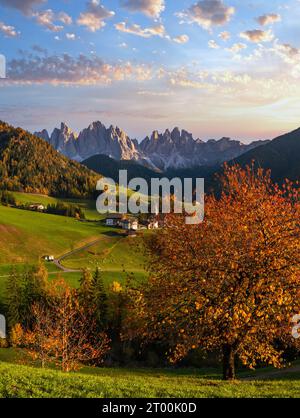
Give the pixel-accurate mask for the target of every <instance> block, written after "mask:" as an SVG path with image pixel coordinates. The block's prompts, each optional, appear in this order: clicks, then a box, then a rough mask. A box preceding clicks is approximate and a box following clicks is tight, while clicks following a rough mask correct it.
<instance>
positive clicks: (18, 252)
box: [0, 193, 146, 300]
mask: <svg viewBox="0 0 300 418" xmlns="http://www.w3.org/2000/svg"><path fill="white" fill-rule="evenodd" d="M15 196H16V198H17V200H18V202H19V203H34V202H35V203H42V204H47V203H54V202H56V201H57V199H54V198H51V197H47V196H40V195H32V194H31V195H26V194H24V193H15ZM81 204H82V205H90V204H91V203H89V201H85V202H81ZM87 210H88V211H90V212H88V213H90V216H91V217H92V216H93V212H92V209H91V208H90V209H87ZM95 213H96V210H95ZM97 240H99V241H98V242H97V244H95V245H93V246H91V247H88V248H87V249H85V250H80V251H79V252H75V253H74V254H72V255H71V256H69V257H67V258H65V259H64V260H63V261H62V265H63V266H64V267H66V268H69V269H72V270H82V269H83V268H89V269H91V270H94V269H96V267H100V268H101V269H102V271H103V279H104V281H105V284H106V285H109V284H110V283H112V282H113V281H118V282H123V281H124V280H126V278H127V277H129V276H132V275H134V278H135V279H136V280H144V279H145V277H146V273H145V269H144V264H145V259H144V257H143V254H142V251H140V249H139V244H140V241H141V240H140V238H128V237H126V235H125V234H124V233H123V232H122V231H119V230H116V229H114V228H111V227H106V226H105V225H104V224H103V223H102V222H101V221H99V220H98V221H96V220H95V221H89V222H85V221H79V220H77V219H74V218H67V217H64V216H57V215H49V214H45V213H39V212H31V211H25V210H21V209H14V208H10V207H6V206H1V205H0V300H1V298H2V297H3V292H4V288H5V281H6V280H7V276H8V275H9V274H10V271H11V268H12V266H14V267H15V268H16V269H17V270H19V271H22V270H23V269H24V268H25V267H26V266H28V265H29V266H31V265H34V264H36V263H38V261H39V260H40V258H41V257H42V256H44V255H54V256H55V257H56V258H58V257H60V256H63V255H64V254H66V253H68V252H71V251H74V250H76V249H78V248H81V247H83V246H84V245H86V244H89V243H92V242H94V241H97ZM46 267H47V269H48V272H49V278H50V279H54V278H55V277H57V274H58V273H59V275H60V276H61V277H63V278H64V279H65V280H66V281H67V282H68V283H69V284H70V285H72V286H74V287H76V286H77V285H78V281H79V278H80V276H81V273H80V272H74V273H64V272H62V271H61V270H59V268H58V267H57V266H55V265H54V264H53V263H46Z"/></svg>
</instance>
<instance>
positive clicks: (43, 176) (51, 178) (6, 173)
mask: <svg viewBox="0 0 300 418" xmlns="http://www.w3.org/2000/svg"><path fill="white" fill-rule="evenodd" d="M98 179H99V175H97V174H96V173H94V172H92V171H90V170H89V169H87V168H86V167H84V166H82V165H81V164H79V163H76V162H74V161H72V160H69V159H68V158H66V157H64V156H63V155H61V154H59V153H58V152H57V151H55V150H54V149H53V148H52V147H51V146H50V145H49V144H47V143H46V142H45V141H44V140H42V139H40V138H37V137H35V136H34V135H31V134H30V133H29V132H27V131H24V130H23V129H21V128H14V127H12V126H10V125H8V124H6V123H4V122H1V121H0V189H6V190H14V191H22V192H28V193H43V194H47V195H52V196H61V197H87V196H91V195H92V194H93V192H94V191H95V189H96V183H97V180H98Z"/></svg>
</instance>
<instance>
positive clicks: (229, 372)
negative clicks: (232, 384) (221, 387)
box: [223, 344, 235, 380]
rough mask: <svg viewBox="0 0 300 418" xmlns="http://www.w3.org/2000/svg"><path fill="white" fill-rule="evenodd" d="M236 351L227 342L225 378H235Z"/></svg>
mask: <svg viewBox="0 0 300 418" xmlns="http://www.w3.org/2000/svg"><path fill="white" fill-rule="evenodd" d="M234 357H235V355H234V351H233V348H232V346H231V345H229V344H225V345H224V346H223V379H224V380H234V379H235V365H234Z"/></svg>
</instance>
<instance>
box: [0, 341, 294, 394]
mask: <svg viewBox="0 0 300 418" xmlns="http://www.w3.org/2000/svg"><path fill="white" fill-rule="evenodd" d="M3 351H7V350H3V349H2V350H0V359H2V353H3ZM299 378H300V375H299V373H298V374H297V375H296V374H295V376H294V377H293V378H290V379H289V380H270V381H261V380H257V381H255V380H253V381H237V382H234V383H228V382H222V381H221V380H220V376H219V375H218V373H217V372H216V371H215V370H202V371H195V370H143V369H140V370H128V369H106V368H104V369H91V368H85V369H83V370H82V371H81V372H79V373H72V374H68V375H67V374H63V373H62V372H59V371H56V370H50V369H45V370H42V369H38V368H33V367H29V366H21V365H16V364H9V363H6V362H2V361H0V397H7V398H9V397H19V398H21V397H32V398H38V397H57V398H60V397H64V398H74V397H77V398H79V397H80V398H87V397H89V398H92V397H97V398H112V397H120V398H121V397H122V398H130V397H152V398H153V397H158V398H164V397H171V398H173V397H178V398H180V397H190V398H193V397H195V398H201V397H237V398H238V397H295V398H296V397H299V393H300V382H299Z"/></svg>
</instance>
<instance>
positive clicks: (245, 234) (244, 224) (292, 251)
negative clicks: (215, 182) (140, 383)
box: [133, 166, 300, 379]
mask: <svg viewBox="0 0 300 418" xmlns="http://www.w3.org/2000/svg"><path fill="white" fill-rule="evenodd" d="M221 182H222V190H223V191H222V194H221V196H220V197H219V198H216V197H214V196H209V197H207V199H206V217H205V221H204V222H203V223H202V224H200V225H192V226H191V225H186V224H185V220H184V217H181V216H176V215H170V216H169V218H168V226H167V228H166V229H165V230H163V231H161V232H160V233H159V234H157V235H155V236H154V237H153V240H152V241H151V242H150V243H149V241H147V242H148V246H149V251H150V253H151V266H150V273H151V277H150V281H149V284H148V285H146V284H143V287H142V288H141V289H140V290H139V292H137V303H136V308H137V309H136V310H135V312H133V315H137V314H138V313H139V314H140V316H142V317H143V318H144V323H145V324H146V325H145V326H144V328H143V329H142V330H139V332H140V333H142V334H143V335H144V337H145V338H147V339H150V340H153V339H154V340H155V339H160V340H164V341H166V342H167V343H168V344H169V345H170V346H171V350H170V359H171V361H178V360H180V359H182V358H183V357H184V356H186V354H187V353H188V352H189V351H190V350H193V349H195V348H198V347H201V348H202V349H204V350H207V351H211V350H220V352H221V355H222V359H223V376H224V379H234V378H235V360H236V358H239V359H240V360H241V361H242V363H243V364H244V365H247V366H249V367H251V368H253V367H255V366H256V365H257V363H258V362H264V363H267V364H272V365H274V366H276V367H280V366H281V361H282V351H280V350H279V349H277V345H276V340H277V339H278V338H284V339H286V340H290V341H291V342H292V343H295V341H293V339H292V337H291V332H290V319H291V317H292V316H293V314H294V313H299V309H300V306H299V302H300V300H299V295H300V282H299V274H300V222H299V219H300V199H299V198H300V191H299V189H298V188H294V187H293V186H292V185H291V184H290V183H289V182H286V183H285V185H284V186H283V188H281V189H280V188H279V187H278V186H276V185H274V184H272V182H271V180H270V174H269V173H267V174H266V173H264V172H263V171H262V170H258V171H255V170H254V168H253V167H247V168H246V169H242V168H240V167H238V166H234V167H225V171H224V176H223V178H222V180H221Z"/></svg>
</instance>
